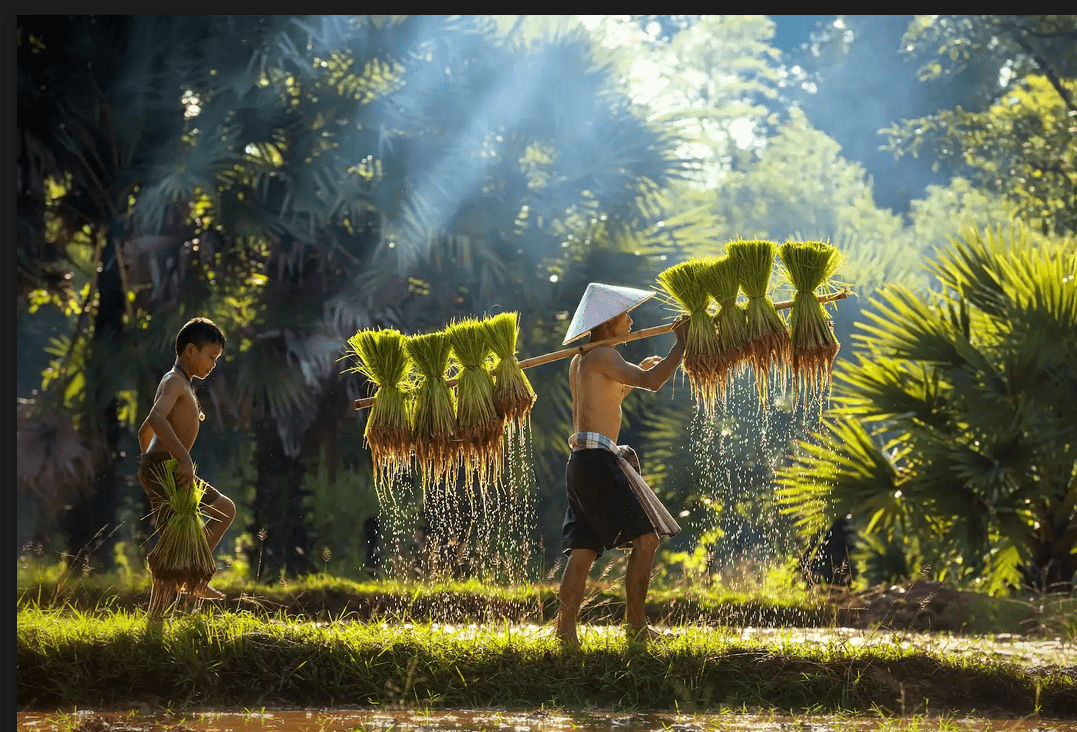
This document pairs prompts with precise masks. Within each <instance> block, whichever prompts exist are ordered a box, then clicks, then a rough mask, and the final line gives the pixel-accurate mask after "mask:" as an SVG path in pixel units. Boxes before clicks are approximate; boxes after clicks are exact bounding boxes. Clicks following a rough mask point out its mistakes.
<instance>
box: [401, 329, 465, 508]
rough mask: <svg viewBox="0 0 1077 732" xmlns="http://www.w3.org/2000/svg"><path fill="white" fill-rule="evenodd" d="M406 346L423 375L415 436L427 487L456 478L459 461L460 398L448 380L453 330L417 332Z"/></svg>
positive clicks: (414, 445) (417, 395) (413, 427)
mask: <svg viewBox="0 0 1077 732" xmlns="http://www.w3.org/2000/svg"><path fill="white" fill-rule="evenodd" d="M404 347H405V349H406V350H407V353H408V356H410V357H411V361H412V363H414V364H415V369H416V370H417V371H418V372H419V375H420V377H419V382H418V385H417V387H416V391H415V408H414V409H413V410H412V420H411V436H412V448H413V451H414V454H415V462H416V463H417V465H418V467H419V470H420V472H421V473H422V477H421V484H422V487H423V490H424V491H425V490H426V489H427V488H430V487H432V486H433V485H435V484H436V483H440V482H447V481H449V480H450V479H452V478H454V477H455V472H456V468H457V465H458V462H459V456H458V454H457V450H456V443H455V433H456V398H455V396H454V394H453V390H452V389H451V388H450V387H449V383H448V381H447V380H446V375H447V373H448V369H449V354H450V351H451V348H450V343H449V334H448V333H446V332H444V331H442V332H437V333H424V334H420V335H413V336H410V337H409V338H407V339H406V340H405V341H404Z"/></svg>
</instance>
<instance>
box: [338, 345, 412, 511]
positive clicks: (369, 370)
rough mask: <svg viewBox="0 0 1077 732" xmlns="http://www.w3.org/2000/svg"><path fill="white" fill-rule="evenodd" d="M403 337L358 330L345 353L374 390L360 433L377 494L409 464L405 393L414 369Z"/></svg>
mask: <svg viewBox="0 0 1077 732" xmlns="http://www.w3.org/2000/svg"><path fill="white" fill-rule="evenodd" d="M405 340H406V338H405V336H404V334H402V333H400V332H399V331H396V330H393V329H391V328H387V329H383V330H361V331H359V332H358V333H356V334H355V335H353V336H352V337H351V338H349V339H348V349H347V352H348V353H349V355H351V356H352V357H353V359H354V361H355V366H354V368H352V369H349V370H350V371H357V372H359V373H361V374H363V375H364V376H365V377H366V378H367V379H369V380H370V381H371V382H372V383H374V384H375V385H376V386H377V387H378V389H377V392H376V393H375V394H374V403H373V404H372V405H371V407H370V414H369V416H368V417H367V422H366V430H365V432H364V433H363V436H364V438H365V439H366V443H367V446H368V447H369V448H370V455H371V460H372V462H373V464H374V484H375V487H376V488H377V489H378V490H379V491H380V490H381V489H382V488H384V487H387V486H388V485H390V484H391V483H392V479H393V477H395V476H396V475H399V474H402V473H403V472H405V471H406V470H407V469H408V465H409V463H410V461H411V450H412V444H411V443H412V441H411V423H410V411H411V408H412V405H411V399H410V397H409V395H408V394H407V393H406V391H405V385H406V383H407V380H408V379H409V377H410V376H411V374H412V373H413V370H414V366H413V364H412V362H411V359H410V358H409V357H408V354H407V350H406V349H405V347H404V343H405Z"/></svg>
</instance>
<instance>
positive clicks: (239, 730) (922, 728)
mask: <svg viewBox="0 0 1077 732" xmlns="http://www.w3.org/2000/svg"><path fill="white" fill-rule="evenodd" d="M16 729H17V730H18V732H166V731H167V732H275V731H278V730H279V731H281V732H284V731H287V732H419V731H423V732H440V731H445V732H450V731H452V732H458V731H459V732H463V731H467V732H667V731H668V732H711V730H715V731H728V732H869V731H870V732H874V731H876V730H878V731H879V732H914V731H915V732H928V731H929V730H939V732H942V731H943V730H945V731H946V732H1002V731H1003V730H1006V731H1012V732H1077V722H1075V721H1069V720H1062V721H1058V720H1045V719H1038V720H1037V719H1005V720H1003V719H983V718H961V717H913V718H905V719H902V718H878V717H872V718H868V717H827V716H818V715H816V716H803V717H781V716H770V715H752V714H720V715H718V714H715V715H709V714H696V715H678V714H613V713H565V714H561V713H557V712H546V711H540V712H523V713H521V712H498V711H489V710H483V711H443V712H418V711H371V710H355V711H338V710H322V711H304V710H298V711H297V710H276V711H259V712H250V711H247V712H211V711H207V712H187V713H185V714H182V715H181V714H168V715H165V714H159V715H142V714H138V713H129V714H122V713H95V712H92V711H79V712H78V713H71V714H39V713H29V712H20V713H18V715H17V727H16Z"/></svg>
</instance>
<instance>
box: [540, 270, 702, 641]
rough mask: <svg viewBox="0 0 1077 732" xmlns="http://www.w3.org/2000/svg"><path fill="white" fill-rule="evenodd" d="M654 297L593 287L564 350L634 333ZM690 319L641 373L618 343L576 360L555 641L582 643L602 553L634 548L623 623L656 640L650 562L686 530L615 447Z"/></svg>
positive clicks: (633, 461) (672, 358) (677, 354)
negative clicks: (638, 312) (588, 596)
mask: <svg viewBox="0 0 1077 732" xmlns="http://www.w3.org/2000/svg"><path fill="white" fill-rule="evenodd" d="M653 294H654V293H653V292H648V291H646V290H636V289H633V288H630V287H617V286H613V285H603V284H600V283H595V282H592V283H591V284H589V285H588V286H587V290H586V291H585V292H584V295H583V298H582V299H581V300H580V304H579V306H578V307H577V309H576V314H575V315H574V316H573V318H572V322H571V324H570V325H569V329H568V335H567V336H566V337H565V341H564V343H565V344H567V343H569V342H570V341H573V340H576V339H577V338H581V337H583V336H584V335H586V334H587V333H590V334H591V338H590V341H591V342H592V343H594V342H597V341H602V340H606V339H608V338H614V337H618V336H623V335H626V334H627V333H628V332H629V331H630V330H631V329H632V318H631V316H629V314H628V311H629V310H632V309H633V308H635V307H636V306H637V305H640V304H641V303H643V302H644V301H645V300H647V299H648V298H649V297H651V295H653ZM686 326H687V321H685V322H683V323H680V324H678V325H677V327H676V328H675V329H674V332H675V333H676V335H677V342H676V343H675V344H674V346H673V348H672V349H671V350H670V352H669V354H668V355H667V356H666V357H665V358H659V357H658V356H650V357H648V358H646V359H644V360H643V362H641V363H640V364H639V365H638V366H637V365H635V364H631V363H628V362H626V361H625V360H624V358H623V357H622V356H621V354H620V353H619V352H618V351H617V350H616V349H615V348H614V347H613V346H600V347H598V348H595V349H592V350H590V351H588V352H587V353H584V354H581V355H577V356H574V357H573V359H572V362H571V364H570V365H569V371H568V378H569V386H570V388H571V391H572V427H573V430H574V434H573V435H572V436H571V437H570V438H569V445H570V446H571V448H572V455H571V457H570V458H569V461H568V466H567V467H566V469H565V478H566V489H567V492H568V509H567V510H566V511H565V523H564V526H563V528H562V530H561V548H562V551H564V553H565V554H567V555H568V564H567V565H566V566H565V573H564V575H563V577H562V579H561V588H560V591H559V598H560V609H559V611H558V616H557V636H558V637H559V638H560V639H561V641H562V643H564V644H565V645H566V646H567V647H571V648H575V647H578V646H579V644H580V641H579V638H578V637H577V634H576V618H577V615H578V614H579V610H580V603H581V602H582V601H583V591H584V588H585V586H586V583H587V575H588V573H589V572H590V570H591V565H592V564H594V561H595V559H597V558H598V557H599V556H600V555H601V554H602V553H603V551H605V550H607V549H613V548H614V547H628V546H631V547H632V553H631V554H630V555H629V559H628V568H627V570H626V573H625V620H626V630H627V633H628V636H629V638H630V639H631V640H646V639H650V638H653V637H655V636H656V635H657V634H656V633H655V631H653V630H652V629H651V628H649V627H647V615H646V600H647V589H648V586H649V585H650V579H651V577H650V573H651V564H652V562H653V561H654V555H655V552H656V551H657V549H658V540H659V536H672V535H673V534H676V533H677V532H678V531H680V526H678V525H677V522H676V521H675V520H674V519H673V517H672V516H670V514H669V512H668V511H667V510H666V509H665V507H664V506H663V505H662V503H661V501H659V500H658V498H657V497H656V496H655V495H654V492H653V491H651V489H650V487H649V486H647V484H646V483H645V482H644V481H643V478H642V477H640V474H639V473H640V466H639V460H638V458H637V457H636V453H635V451H634V450H632V448H630V447H628V446H625V445H617V435H618V434H619V432H620V429H621V401H622V400H623V399H624V398H625V396H626V395H627V394H628V392H630V391H631V390H632V389H633V388H642V389H647V390H649V391H658V390H659V389H660V388H662V386H663V385H664V384H665V383H666V381H668V380H669V377H670V376H672V375H673V372H674V371H676V369H677V366H678V365H679V364H680V362H681V358H682V357H683V356H684V334H685V330H686Z"/></svg>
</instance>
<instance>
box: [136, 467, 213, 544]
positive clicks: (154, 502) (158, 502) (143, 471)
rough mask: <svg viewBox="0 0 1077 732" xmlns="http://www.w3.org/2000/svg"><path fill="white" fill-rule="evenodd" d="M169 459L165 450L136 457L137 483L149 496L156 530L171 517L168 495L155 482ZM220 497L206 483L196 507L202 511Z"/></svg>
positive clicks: (159, 483)
mask: <svg viewBox="0 0 1077 732" xmlns="http://www.w3.org/2000/svg"><path fill="white" fill-rule="evenodd" d="M171 458H172V455H171V454H169V452H168V451H167V450H161V451H158V452H147V453H144V454H142V455H139V456H138V482H139V483H140V484H141V485H142V490H143V491H145V493H146V495H147V496H149V499H150V508H151V510H152V511H153V525H154V526H155V527H157V528H158V529H161V528H164V525H165V523H166V522H167V521H168V519H169V517H170V516H171V515H172V511H171V509H169V508H168V494H167V493H165V489H164V486H162V485H161V482H160V481H159V480H157V475H158V474H159V473H160V472H161V471H163V470H164V469H165V463H166V462H167V461H168V460H170V459H171ZM220 497H221V492H220V491H218V490H217V489H216V488H214V487H213V486H211V485H210V484H209V483H206V489H205V492H204V493H202V500H201V501H199V502H198V507H199V508H202V509H204V508H205V507H206V506H208V505H210V504H211V503H213V502H214V501H216V500H217V499H218V498H220Z"/></svg>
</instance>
